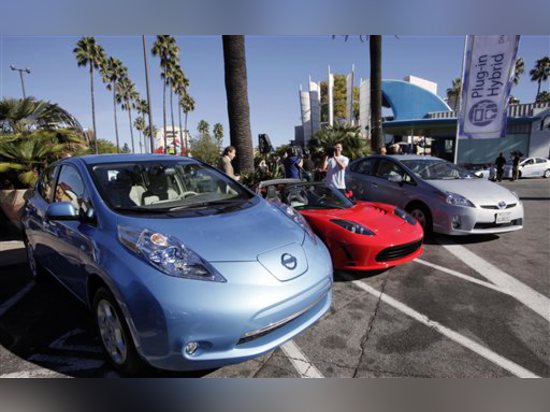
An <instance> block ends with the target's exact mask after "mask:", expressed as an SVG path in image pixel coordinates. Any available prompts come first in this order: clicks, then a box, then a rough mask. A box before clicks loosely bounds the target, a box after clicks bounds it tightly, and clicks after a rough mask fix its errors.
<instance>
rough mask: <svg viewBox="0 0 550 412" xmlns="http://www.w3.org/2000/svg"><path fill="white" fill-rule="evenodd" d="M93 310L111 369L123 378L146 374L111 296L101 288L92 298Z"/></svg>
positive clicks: (120, 312) (124, 322)
mask: <svg viewBox="0 0 550 412" xmlns="http://www.w3.org/2000/svg"><path fill="white" fill-rule="evenodd" d="M92 308H93V317H94V321H95V325H96V328H97V333H98V335H99V338H100V342H101V347H102V348H103V352H104V353H105V356H106V357H107V360H108V361H109V363H110V364H111V366H112V367H113V368H114V369H115V370H116V371H118V372H120V373H121V374H122V375H125V376H139V375H140V374H141V373H142V372H144V371H145V370H146V364H145V363H144V362H143V360H142V359H141V358H140V356H139V355H138V353H137V350H136V347H135V345H134V342H133V340H132V335H131V334H130V330H129V329H128V325H126V321H125V320H124V316H123V315H122V311H121V310H120V308H119V307H118V304H117V302H116V299H115V298H114V296H113V294H112V293H111V292H110V291H109V290H108V289H107V288H105V287H100V288H99V289H98V290H97V291H96V293H95V294H94V300H93V306H92Z"/></svg>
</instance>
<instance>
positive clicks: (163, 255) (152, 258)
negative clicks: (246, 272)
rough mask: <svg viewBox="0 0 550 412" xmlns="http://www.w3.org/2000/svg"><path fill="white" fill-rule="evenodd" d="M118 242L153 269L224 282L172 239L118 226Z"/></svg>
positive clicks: (187, 249)
mask: <svg viewBox="0 0 550 412" xmlns="http://www.w3.org/2000/svg"><path fill="white" fill-rule="evenodd" d="M118 239H119V240H120V242H121V243H122V244H123V245H124V246H126V248H128V249H129V250H130V251H132V252H134V253H135V254H136V255H138V256H139V257H141V258H142V259H143V260H145V261H146V262H147V263H149V264H150V265H151V266H153V267H154V268H155V269H158V270H159V271H161V272H162V273H165V274H166V275H169V276H175V277H178V278H187V279H198V280H209V281H212V282H226V280H225V278H224V277H223V276H222V275H220V273H219V272H218V271H217V270H216V269H215V268H214V267H213V266H212V265H210V264H209V263H208V262H206V261H205V260H204V259H202V258H201V257H200V256H199V255H197V254H196V253H195V252H193V251H192V250H191V249H189V248H188V247H187V246H185V245H184V244H183V243H181V242H180V241H179V240H178V239H177V238H176V237H174V236H167V235H165V234H162V233H159V232H155V231H152V230H149V229H141V228H135V227H129V226H118Z"/></svg>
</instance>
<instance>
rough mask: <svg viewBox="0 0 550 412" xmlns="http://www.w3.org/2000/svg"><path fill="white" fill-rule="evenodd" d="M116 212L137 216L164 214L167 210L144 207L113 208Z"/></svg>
mask: <svg viewBox="0 0 550 412" xmlns="http://www.w3.org/2000/svg"><path fill="white" fill-rule="evenodd" d="M114 209H115V210H116V211H117V212H130V213H139V214H164V213H166V212H167V209H164V208H163V209H148V208H146V207H115V208H114Z"/></svg>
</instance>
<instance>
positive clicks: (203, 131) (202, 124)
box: [197, 120, 210, 136]
mask: <svg viewBox="0 0 550 412" xmlns="http://www.w3.org/2000/svg"><path fill="white" fill-rule="evenodd" d="M197 131H198V132H199V133H200V135H201V136H206V135H210V124H209V123H208V122H207V121H206V120H201V121H199V124H198V125H197Z"/></svg>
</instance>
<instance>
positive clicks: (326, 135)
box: [309, 123, 367, 160]
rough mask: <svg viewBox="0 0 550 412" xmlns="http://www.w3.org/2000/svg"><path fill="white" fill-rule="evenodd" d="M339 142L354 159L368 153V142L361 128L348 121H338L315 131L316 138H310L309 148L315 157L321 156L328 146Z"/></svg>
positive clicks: (348, 155) (346, 153)
mask: <svg viewBox="0 0 550 412" xmlns="http://www.w3.org/2000/svg"><path fill="white" fill-rule="evenodd" d="M337 143H341V144H342V146H343V147H344V153H345V155H346V156H347V157H349V158H350V159H352V160H353V159H357V158H359V157H361V156H365V155H366V154H367V144H366V141H365V139H364V138H363V135H362V133H361V128H360V127H359V126H352V125H350V124H347V123H343V124H341V123H336V124H335V125H334V126H329V127H326V128H324V129H322V130H319V131H318V132H317V133H315V138H314V139H311V140H310V145H309V149H310V150H311V152H312V154H313V157H320V156H319V154H320V153H321V152H323V151H325V150H326V148H327V147H334V146H335V145H336V144H337Z"/></svg>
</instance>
